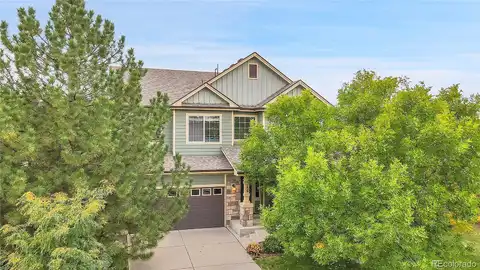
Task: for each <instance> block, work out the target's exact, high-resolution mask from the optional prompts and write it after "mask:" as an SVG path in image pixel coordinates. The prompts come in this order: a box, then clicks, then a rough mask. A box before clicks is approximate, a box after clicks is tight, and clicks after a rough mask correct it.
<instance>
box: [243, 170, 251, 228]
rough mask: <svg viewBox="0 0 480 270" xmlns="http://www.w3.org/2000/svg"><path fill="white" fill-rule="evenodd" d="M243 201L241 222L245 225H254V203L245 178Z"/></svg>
mask: <svg viewBox="0 0 480 270" xmlns="http://www.w3.org/2000/svg"><path fill="white" fill-rule="evenodd" d="M244 183H245V184H244V187H243V202H242V203H240V224H241V225H242V226H243V227H252V226H253V203H251V202H250V192H249V185H248V184H247V183H246V181H245V179H244Z"/></svg>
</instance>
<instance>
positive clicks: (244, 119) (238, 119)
mask: <svg viewBox="0 0 480 270" xmlns="http://www.w3.org/2000/svg"><path fill="white" fill-rule="evenodd" d="M252 120H256V118H255V117H254V116H235V120H234V132H233V133H234V135H233V138H234V139H235V140H243V139H245V138H246V137H247V136H248V134H249V133H250V122H251V121H252Z"/></svg>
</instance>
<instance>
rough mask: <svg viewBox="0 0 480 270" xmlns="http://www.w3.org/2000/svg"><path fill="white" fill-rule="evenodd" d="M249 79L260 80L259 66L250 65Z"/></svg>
mask: <svg viewBox="0 0 480 270" xmlns="http://www.w3.org/2000/svg"><path fill="white" fill-rule="evenodd" d="M248 78H249V79H257V78H258V65H257V64H248Z"/></svg>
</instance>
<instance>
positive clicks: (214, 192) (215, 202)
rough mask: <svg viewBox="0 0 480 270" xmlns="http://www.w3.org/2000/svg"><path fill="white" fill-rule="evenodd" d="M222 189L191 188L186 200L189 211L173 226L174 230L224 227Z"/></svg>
mask: <svg viewBox="0 0 480 270" xmlns="http://www.w3.org/2000/svg"><path fill="white" fill-rule="evenodd" d="M223 192H224V190H223V188H193V189H192V190H191V192H190V198H189V199H188V203H189V211H188V213H187V215H186V216H185V217H184V218H183V219H182V220H181V221H180V222H179V223H178V224H177V225H176V226H175V229H176V230H185V229H199V228H213V227H223V226H224V215H225V213H224V205H225V201H224V195H223Z"/></svg>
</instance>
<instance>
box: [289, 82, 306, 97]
mask: <svg viewBox="0 0 480 270" xmlns="http://www.w3.org/2000/svg"><path fill="white" fill-rule="evenodd" d="M303 90H305V88H304V87H303V86H301V85H299V86H297V87H295V88H294V89H292V90H290V91H288V92H287V93H286V95H289V96H291V97H294V96H299V95H300V94H302V91H303Z"/></svg>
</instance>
